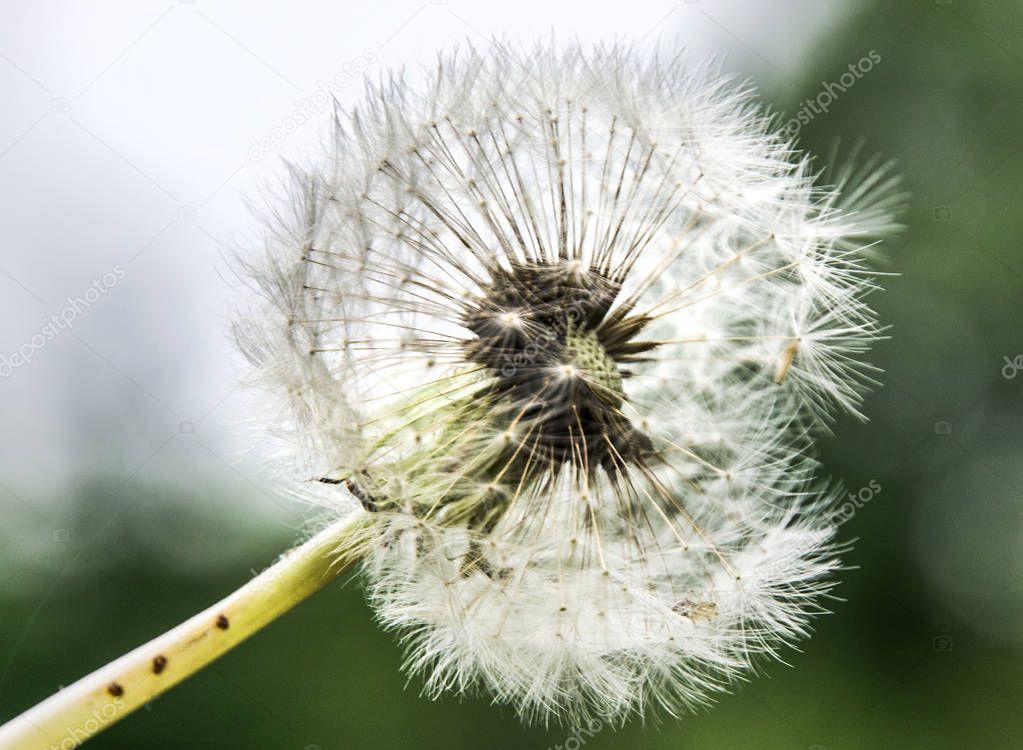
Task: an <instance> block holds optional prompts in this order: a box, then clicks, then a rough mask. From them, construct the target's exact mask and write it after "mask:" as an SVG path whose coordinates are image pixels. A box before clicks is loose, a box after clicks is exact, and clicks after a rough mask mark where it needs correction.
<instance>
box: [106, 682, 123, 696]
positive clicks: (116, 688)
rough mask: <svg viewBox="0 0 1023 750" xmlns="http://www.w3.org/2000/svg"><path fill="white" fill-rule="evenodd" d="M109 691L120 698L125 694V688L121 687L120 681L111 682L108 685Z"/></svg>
mask: <svg viewBox="0 0 1023 750" xmlns="http://www.w3.org/2000/svg"><path fill="white" fill-rule="evenodd" d="M107 692H108V693H110V694H111V695H112V696H114V697H115V698H120V697H121V696H122V695H124V688H123V687H121V684H120V683H119V682H111V683H110V684H109V685H107Z"/></svg>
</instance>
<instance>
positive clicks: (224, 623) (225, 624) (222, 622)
mask: <svg viewBox="0 0 1023 750" xmlns="http://www.w3.org/2000/svg"><path fill="white" fill-rule="evenodd" d="M217 627H218V628H220V629H221V630H227V629H228V628H229V627H231V621H230V620H228V619H227V615H221V616H220V617H218V618H217Z"/></svg>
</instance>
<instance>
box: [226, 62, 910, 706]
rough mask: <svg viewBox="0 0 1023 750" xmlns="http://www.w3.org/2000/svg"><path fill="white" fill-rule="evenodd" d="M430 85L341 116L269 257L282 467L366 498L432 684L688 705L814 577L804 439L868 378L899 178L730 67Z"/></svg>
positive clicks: (770, 650) (606, 69)
mask: <svg viewBox="0 0 1023 750" xmlns="http://www.w3.org/2000/svg"><path fill="white" fill-rule="evenodd" d="M429 80H430V83H429V84H427V85H425V86H423V87H415V86H412V85H411V84H409V83H408V82H407V81H406V80H405V79H404V78H403V77H401V76H398V75H395V76H391V77H387V78H384V79H383V80H382V81H380V82H379V83H375V84H372V85H370V86H369V89H368V92H367V97H366V100H365V102H364V103H363V104H362V105H361V106H360V107H358V108H356V109H354V110H352V111H351V112H347V113H342V114H339V116H338V118H337V122H336V128H335V133H334V136H333V139H332V141H331V142H330V144H329V147H328V151H327V154H326V155H325V158H324V159H323V160H322V161H321V162H319V163H316V164H313V165H311V166H310V167H309V168H307V169H298V168H295V169H294V170H293V174H292V185H291V187H290V191H289V199H288V201H287V202H286V205H287V210H286V212H283V211H282V212H279V213H278V215H277V216H276V220H275V222H274V229H273V231H272V232H271V234H270V237H269V241H268V245H269V247H268V253H267V260H266V261H265V262H264V263H263V264H262V265H260V266H259V267H258V268H257V269H256V270H255V271H254V276H255V278H256V279H257V280H258V282H259V284H260V287H261V289H262V291H263V293H264V296H265V297H266V299H267V300H268V304H267V305H266V306H265V308H263V309H260V310H259V311H258V312H257V313H255V314H253V315H252V316H249V317H248V318H247V319H246V320H245V321H243V322H241V323H240V324H239V326H238V328H239V334H240V338H241V340H242V343H243V345H244V347H245V350H246V351H247V352H248V353H249V355H250V357H251V358H252V359H253V361H255V362H256V363H258V365H259V368H260V372H261V373H262V375H263V381H264V383H265V385H266V387H267V391H268V392H269V393H271V394H276V396H277V397H278V399H277V400H276V401H275V402H274V403H277V404H278V407H277V411H275V413H274V418H273V424H274V427H275V428H276V430H277V432H278V433H279V436H280V437H281V443H282V444H283V445H284V446H286V448H287V460H286V463H285V465H286V466H287V467H289V471H290V472H291V473H292V474H293V475H295V476H296V477H301V478H306V479H309V478H330V479H332V482H330V483H329V484H326V485H325V484H323V483H316V482H311V483H307V486H308V487H311V488H312V489H309V490H308V493H309V494H315V496H316V497H315V499H316V501H318V502H321V503H326V504H334V505H340V504H342V503H343V502H344V499H345V498H347V499H348V500H351V499H353V498H354V500H355V501H358V502H360V503H361V504H362V505H363V506H364V507H366V508H368V509H370V510H372V511H373V513H374V514H375V516H374V517H375V518H376V519H377V524H376V529H377V531H376V539H377V541H376V543H375V544H374V545H373V546H372V549H371V550H370V552H369V554H368V556H367V559H366V562H365V572H366V576H367V585H368V590H369V594H370V598H371V601H372V602H373V604H374V606H375V608H376V611H377V613H378V615H379V618H380V620H381V621H382V622H383V623H384V624H385V625H387V626H389V627H393V628H396V629H398V630H399V631H400V632H401V633H402V634H403V637H404V639H405V642H406V645H407V653H408V659H407V667H408V668H409V669H410V670H411V671H412V672H415V673H418V674H422V675H423V677H424V679H425V681H426V687H427V691H428V692H430V693H431V694H433V693H439V692H442V691H445V690H454V691H471V690H477V689H483V690H485V691H487V692H489V694H491V695H492V696H493V697H494V699H495V700H496V701H499V702H504V703H509V704H511V705H513V706H514V707H515V708H516V710H517V711H518V712H519V713H520V714H521V715H522V716H523V717H524V718H525V719H527V720H539V721H551V720H566V721H576V720H584V719H586V718H588V717H591V716H597V717H600V718H601V719H602V720H605V721H609V722H618V721H621V720H623V719H625V718H626V717H627V716H629V715H631V714H634V713H641V712H644V711H646V710H648V709H655V710H656V709H661V710H665V711H668V712H671V713H674V712H678V711H681V710H684V709H687V708H693V707H696V706H700V705H704V704H705V703H707V702H708V701H709V700H710V699H711V698H712V696H713V695H714V694H715V693H718V692H720V691H722V690H725V689H727V688H728V687H729V686H730V685H731V684H732V683H733V682H734V681H735V680H736V679H740V678H742V676H743V675H745V674H747V673H748V671H749V669H750V668H751V666H752V665H753V664H754V663H755V661H756V660H757V659H758V658H759V657H762V656H765V655H766V656H774V655H777V654H778V653H779V650H780V649H781V648H782V647H783V646H784V645H785V644H787V643H789V642H791V641H794V640H796V639H799V638H802V637H805V636H806V635H807V633H808V629H809V621H810V618H811V617H812V616H813V615H814V614H816V613H818V612H819V611H821V604H820V601H821V597H822V596H824V595H826V593H827V592H828V590H829V589H830V587H831V586H832V585H833V584H832V582H833V579H832V577H831V574H832V573H833V572H834V571H835V569H836V567H837V566H838V561H837V552H838V549H837V547H836V544H835V542H834V541H833V538H834V531H835V529H834V515H833V510H832V497H833V494H834V493H832V492H828V491H827V490H826V489H825V488H824V487H823V486H822V485H821V484H819V482H818V481H817V480H816V479H815V476H814V474H815V468H816V466H815V463H814V461H813V460H812V458H811V457H810V452H809V449H810V447H811V444H810V439H811V437H812V435H813V433H814V431H815V430H818V429H820V428H821V427H823V426H825V425H826V424H827V422H828V420H829V419H830V418H831V417H832V416H833V415H835V414H836V413H838V412H840V411H846V412H853V413H859V412H858V409H859V405H860V402H861V399H862V396H863V393H864V392H865V390H866V389H867V387H869V385H870V384H871V383H872V374H873V371H872V369H871V368H870V366H869V365H868V364H866V363H865V362H864V361H863V356H864V355H865V354H866V352H867V351H868V350H869V347H870V345H871V343H872V342H873V341H874V340H875V339H876V338H877V336H878V335H879V332H880V328H879V326H878V324H877V322H876V319H875V316H874V314H873V312H872V311H871V310H870V308H869V306H868V305H867V302H866V296H867V295H868V294H869V293H870V292H871V291H873V290H874V289H875V285H874V282H873V281H872V279H871V277H870V275H869V272H868V269H867V267H866V264H865V259H864V253H865V250H867V249H868V248H870V247H872V245H871V242H872V240H871V238H872V237H874V236H876V235H878V234H882V233H884V232H887V231H889V230H891V229H892V228H893V226H894V219H893V217H892V211H893V210H894V208H895V207H896V206H897V200H896V199H895V197H893V191H894V190H896V189H897V184H898V183H897V181H895V180H891V179H888V178H887V177H886V175H887V174H888V172H889V170H890V167H889V166H887V165H882V164H878V163H873V164H872V166H871V169H870V170H869V171H867V172H863V171H857V170H845V171H842V172H839V173H838V176H837V179H836V184H837V185H838V187H840V188H843V189H853V192H854V194H855V196H856V199H855V202H854V204H851V205H846V204H843V202H842V197H841V195H840V192H839V190H838V189H837V188H835V187H827V186H822V185H821V184H820V182H819V181H817V180H815V173H814V172H813V170H812V169H811V167H810V161H809V159H808V158H807V157H804V156H801V155H799V154H798V152H797V151H796V150H795V148H794V147H793V145H792V144H791V143H789V142H788V141H786V140H785V139H784V138H782V137H781V136H778V135H776V134H775V133H774V131H773V130H772V125H771V120H770V118H769V117H768V116H767V115H765V114H764V113H763V112H762V111H761V110H760V109H759V108H758V106H757V105H756V104H755V103H754V101H753V99H752V93H751V91H750V90H749V89H748V87H747V86H745V85H744V84H742V83H740V82H737V81H735V80H734V79H732V78H730V77H728V76H724V75H722V74H721V73H720V72H718V71H717V69H716V68H714V67H713V66H706V65H705V66H696V67H689V66H687V65H686V64H685V63H684V62H683V61H682V60H680V59H674V58H672V59H665V58H659V57H657V56H655V55H650V54H646V53H644V52H642V51H640V50H636V49H632V48H628V47H624V46H613V47H608V48H597V49H592V50H591V49H584V48H582V47H578V46H573V45H569V46H566V47H563V48H557V47H551V46H538V47H536V48H535V49H529V50H518V49H515V48H512V47H511V46H509V45H502V44H495V45H493V46H492V47H490V48H488V49H487V50H485V51H484V50H474V49H467V50H462V51H460V52H456V53H452V54H450V55H447V56H444V57H442V58H441V59H440V61H439V63H438V64H437V66H436V67H435V68H434V69H432V71H431V73H430V77H429ZM868 178H869V179H870V180H871V183H870V184H872V185H876V186H879V188H881V189H879V190H877V191H875V194H874V196H873V201H871V200H870V197H871V196H870V195H869V193H870V192H871V191H856V190H855V189H854V186H855V185H857V184H864V181H865V180H867V179H868Z"/></svg>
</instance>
